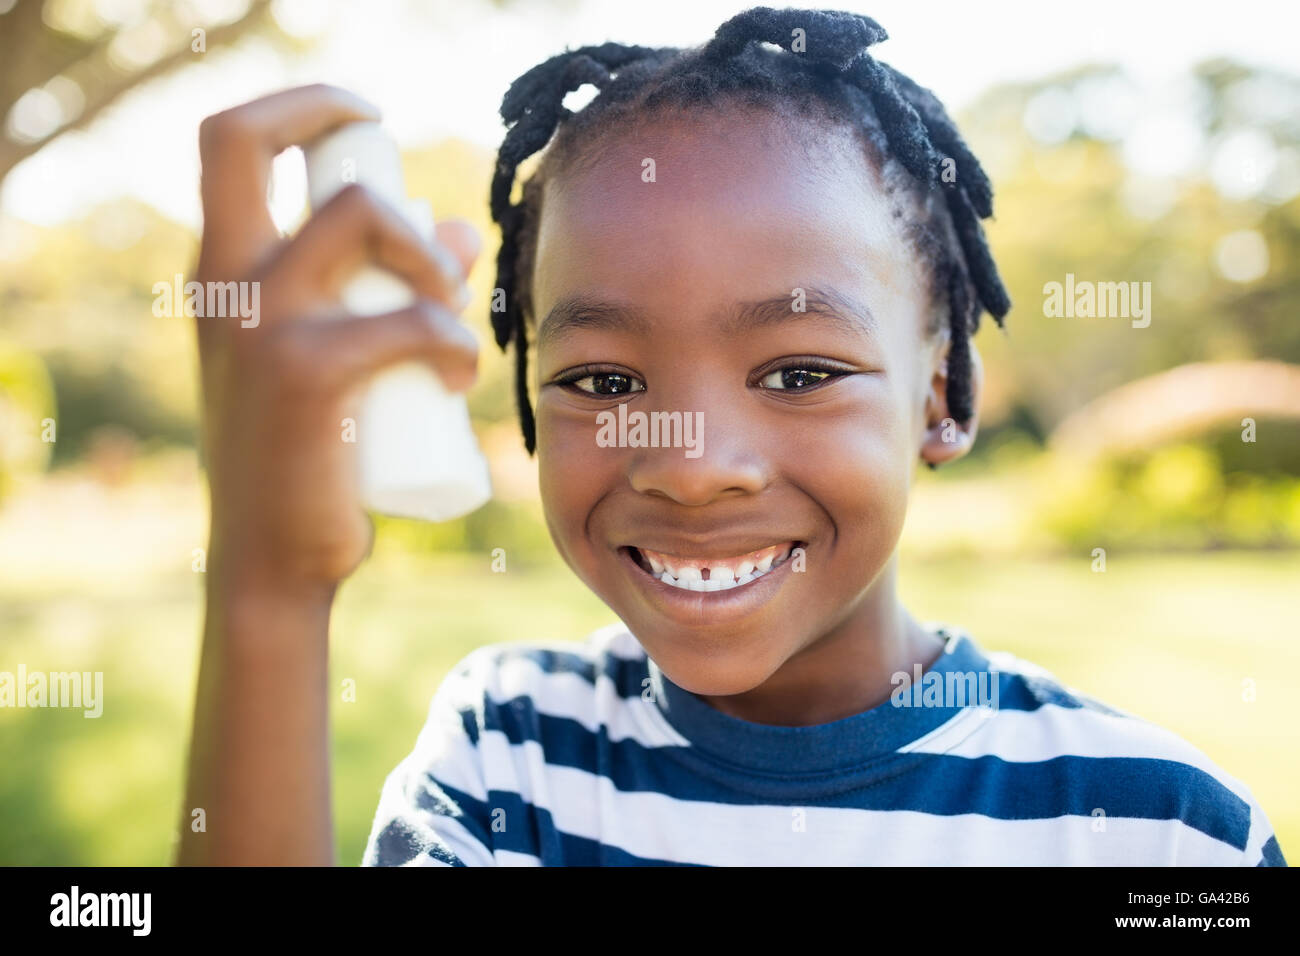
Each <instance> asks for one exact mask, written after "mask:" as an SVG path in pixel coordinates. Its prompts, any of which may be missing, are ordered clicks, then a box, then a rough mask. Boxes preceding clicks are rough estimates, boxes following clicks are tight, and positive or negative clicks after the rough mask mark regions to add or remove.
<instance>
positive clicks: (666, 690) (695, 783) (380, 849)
mask: <svg viewBox="0 0 1300 956" xmlns="http://www.w3.org/2000/svg"><path fill="white" fill-rule="evenodd" d="M931 627H932V629H933V630H934V631H935V633H937V634H939V636H941V637H942V638H943V639H944V640H945V647H944V651H943V653H942V655H941V656H940V657H939V658H938V660H937V661H936V662H935V663H934V664H933V665H931V667H930V668H929V669H927V670H926V671H925V673H924V675H919V676H921V681H920V682H919V683H917V684H915V685H914V686H912V687H910V688H908V686H907V684H906V682H902V681H900V682H899V687H900V688H901V689H900V690H897V691H896V693H895V695H894V696H893V697H891V699H890V700H888V701H885V702H884V703H882V704H880V705H879V706H877V707H874V708H872V709H871V710H868V711H864V712H862V713H859V714H855V715H853V716H851V717H846V718H844V719H843V720H837V721H834V722H832V723H827V724H819V725H816V726H809V727H783V726H774V725H768V724H757V723H752V722H749V721H744V720H740V719H737V718H735V717H731V716H729V715H727V714H723V713H722V712H721V711H719V710H717V709H715V708H714V707H712V706H711V705H709V704H708V703H706V702H705V701H703V700H702V699H700V698H698V697H696V696H695V695H694V694H692V693H690V692H688V691H686V690H684V689H682V688H681V687H678V686H677V685H675V684H674V683H672V681H670V680H669V679H668V678H667V677H666V676H665V675H664V674H663V672H662V671H660V670H659V668H658V667H657V666H656V665H655V663H654V661H652V660H650V659H649V658H648V657H647V655H646V652H645V650H644V649H643V648H642V647H641V645H640V644H639V643H638V642H637V640H636V638H635V637H634V636H633V635H632V634H630V633H629V632H628V631H627V629H626V628H625V627H624V626H623V625H622V624H615V625H612V626H610V627H606V628H602V629H601V630H599V631H596V632H595V633H594V634H592V635H591V636H590V637H589V638H588V639H587V640H586V641H585V642H582V643H576V642H574V643H567V644H557V645H538V644H493V645H489V646H487V647H482V648H479V649H478V650H476V651H474V652H472V653H470V654H469V655H467V656H466V657H465V658H464V659H463V660H462V661H461V662H460V663H459V664H458V665H457V666H456V667H455V669H454V670H453V671H452V673H451V674H450V675H449V676H448V677H447V678H446V680H445V681H444V682H443V684H442V685H441V686H440V687H439V688H438V691H437V693H436V694H435V695H434V697H433V702H432V704H431V706H430V711H429V717H428V721H427V723H426V724H425V726H424V728H423V729H422V731H421V732H420V734H419V738H418V740H417V742H416V745H415V748H414V750H413V751H412V752H411V754H410V755H409V756H408V757H407V758H406V759H405V760H403V761H402V762H401V763H400V764H399V765H398V766H397V767H396V768H395V769H394V770H393V771H392V773H391V774H389V776H388V779H387V780H386V781H385V783H384V787H383V793H382V796H381V797H380V802H379V808H378V811H377V813H376V816H375V820H374V824H373V827H372V829H371V833H370V838H369V842H368V844H367V847H366V851H365V858H364V864H365V865H373V866H396V865H426V866H439V865H452V866H459V865H466V866H491V865H522V866H537V865H544V866H565V865H570V866H571V865H583V866H597V865H600V866H620V865H703V866H744V865H877V864H881V865H968V864H991V865H1180V866H1186V865H1193V866H1285V865H1286V862H1285V860H1284V859H1283V856H1282V851H1281V849H1280V848H1279V847H1278V843H1277V839H1276V838H1275V837H1274V836H1273V831H1272V827H1271V826H1270V825H1269V822H1268V819H1267V818H1266V817H1265V815H1264V813H1263V811H1262V810H1261V809H1260V807H1259V805H1258V804H1257V803H1256V802H1255V800H1254V798H1253V797H1252V795H1251V793H1250V791H1249V790H1248V789H1247V788H1246V787H1245V786H1244V785H1243V784H1241V783H1240V782H1239V781H1237V780H1235V779H1233V778H1232V777H1230V776H1228V775H1227V774H1226V773H1224V772H1223V771H1222V770H1221V769H1220V768H1219V767H1217V766H1216V765H1215V764H1213V763H1212V762H1211V761H1210V760H1209V759H1208V758H1207V757H1206V756H1205V755H1204V754H1203V753H1201V752H1200V751H1199V750H1197V749H1196V748H1195V747H1193V746H1191V745H1190V744H1188V743H1187V742H1186V741H1184V740H1182V739H1181V738H1179V737H1178V736H1176V735H1175V734H1173V733H1170V732H1169V731H1166V730H1163V729H1161V728H1159V727H1156V726H1153V725H1152V724H1150V723H1147V722H1146V721H1143V720H1141V719H1139V718H1137V717H1134V716H1132V715H1130V714H1127V713H1124V712H1122V711H1118V710H1115V709H1113V708H1110V707H1107V706H1105V705H1103V704H1101V703H1099V702H1097V701H1095V700H1092V699H1090V698H1088V697H1086V696H1084V695H1082V694H1080V693H1078V692H1076V691H1073V690H1070V689H1068V688H1065V687H1063V686H1062V685H1061V684H1060V683H1059V682H1057V681H1056V680H1055V679H1054V678H1053V677H1052V675H1050V674H1049V673H1047V672H1046V671H1043V670H1042V669H1040V668H1038V667H1036V666H1034V665H1033V664H1030V663H1028V662H1026V661H1023V660H1021V659H1019V658H1016V657H1013V656H1011V655H1009V654H1005V653H985V652H984V651H982V650H981V649H980V648H979V646H978V645H977V644H976V643H975V642H974V641H973V640H972V639H971V637H970V635H968V634H966V633H964V632H961V631H958V630H955V629H952V628H947V627H944V626H942V625H937V624H936V625H931ZM931 674H933V675H935V676H934V677H931V676H930V675H931ZM981 674H982V675H984V676H983V678H981V680H983V681H984V683H983V685H980V684H979V682H978V681H973V680H971V676H972V675H981ZM963 682H965V683H964V686H966V687H967V688H968V689H970V688H977V687H978V686H983V687H984V688H985V693H984V695H983V696H982V697H981V698H980V699H979V700H976V699H974V697H973V696H967V697H966V698H965V699H962V698H961V697H959V696H956V694H957V693H960V691H959V690H955V689H959V688H961V687H962V686H963ZM927 687H928V688H929V689H930V690H931V691H933V694H931V693H930V692H929V691H927V690H926V688H927ZM945 687H946V688H947V691H946V692H945V691H944V690H943V688H945ZM995 688H996V690H995ZM904 703H908V704H911V706H900V704H904Z"/></svg>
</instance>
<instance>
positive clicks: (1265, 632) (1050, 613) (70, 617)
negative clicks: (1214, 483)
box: [0, 543, 1300, 865]
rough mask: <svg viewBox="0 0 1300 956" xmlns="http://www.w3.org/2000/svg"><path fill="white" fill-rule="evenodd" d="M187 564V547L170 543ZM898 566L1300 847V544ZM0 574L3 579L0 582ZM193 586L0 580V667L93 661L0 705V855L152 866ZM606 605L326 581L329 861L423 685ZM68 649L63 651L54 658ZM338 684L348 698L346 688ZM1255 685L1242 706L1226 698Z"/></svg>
mask: <svg viewBox="0 0 1300 956" xmlns="http://www.w3.org/2000/svg"><path fill="white" fill-rule="evenodd" d="M186 561H187V562H188V556H186ZM1089 565H1090V558H1089V557H1087V556H1084V557H1081V558H1080V559H1078V560H1076V561H1064V560H1051V561H1049V560H1030V559H1016V560H1005V559H998V558H979V559H968V560H959V559H946V560H944V561H925V560H921V559H919V558H916V559H911V560H905V562H904V570H903V574H902V580H903V582H904V597H905V598H906V600H907V601H908V603H909V606H910V607H911V608H912V609H913V611H914V612H915V613H916V614H918V616H920V617H922V618H923V619H939V620H944V621H946V622H949V623H952V624H957V625H960V626H962V627H964V628H966V629H967V630H969V631H970V632H971V633H972V634H973V635H974V636H975V637H976V639H977V640H978V641H980V642H981V643H982V644H983V645H984V646H985V647H986V648H987V649H990V650H1009V651H1011V652H1013V653H1015V654H1018V655H1020V656H1023V657H1026V658H1028V659H1030V660H1033V661H1034V662H1036V663H1038V664H1040V665H1042V666H1044V667H1046V668H1047V669H1048V670H1051V671H1053V672H1054V673H1055V674H1056V675H1057V676H1058V677H1059V678H1060V679H1061V680H1063V681H1064V682H1065V683H1066V684H1067V685H1069V686H1072V687H1075V688H1078V689H1079V690H1082V691H1085V692H1087V693H1090V694H1092V695H1094V696H1096V697H1099V698H1100V699H1102V700H1103V701H1105V702H1107V703H1110V704H1112V705H1114V706H1117V707H1120V708H1122V709H1124V710H1128V711H1130V712H1133V713H1135V714H1137V715H1139V716H1142V717H1145V718H1147V719H1149V720H1151V721H1153V722H1155V723H1157V724H1161V725H1163V726H1166V727H1168V728H1170V729H1171V730H1174V731H1175V732H1177V733H1179V734H1181V735H1182V736H1184V737H1185V738H1187V739H1188V740H1190V741H1191V742H1192V743H1193V744H1195V745H1196V746H1198V747H1199V748H1201V749H1202V750H1204V751H1205V752H1206V753H1207V754H1209V755H1210V757H1211V758H1212V759H1213V760H1215V761H1216V762H1217V763H1218V764H1219V765H1220V766H1222V767H1223V768H1224V769H1225V770H1226V771H1227V772H1228V773H1230V774H1232V775H1234V776H1236V777H1238V778H1239V779H1241V780H1243V781H1245V782H1246V783H1247V784H1248V785H1249V786H1250V787H1251V789H1252V790H1253V791H1254V793H1255V795H1256V797H1257V798H1258V799H1259V801H1260V802H1261V803H1262V804H1263V806H1264V808H1265V810H1266V812H1267V813H1268V814H1269V816H1270V818H1271V820H1272V821H1273V824H1274V826H1275V827H1276V829H1277V832H1278V837H1279V840H1280V842H1281V845H1282V848H1283V851H1284V852H1288V853H1290V854H1292V855H1293V856H1294V855H1295V854H1297V853H1300V850H1297V847H1300V775H1298V774H1297V766H1296V764H1297V746H1296V744H1297V736H1298V734H1300V728H1298V727H1297V723H1298V722H1297V719H1296V717H1297V707H1298V705H1297V701H1298V700H1300V648H1298V647H1297V644H1298V642H1297V638H1300V629H1298V627H1297V624H1296V611H1297V604H1298V603H1300V602H1298V601H1297V581H1300V558H1298V557H1297V556H1296V555H1294V554H1281V555H1279V554H1245V553H1213V554H1202V555H1194V556H1187V557H1171V556H1167V555H1161V556H1125V555H1122V554H1114V553H1112V554H1111V555H1109V557H1108V570H1107V571H1106V572H1105V573H1102V574H1097V573H1093V572H1092V571H1091V570H1090V567H1089ZM0 580H7V579H4V578H3V577H2V576H0ZM201 583H202V578H201V576H200V575H198V574H194V573H192V572H191V571H190V569H189V567H188V563H185V564H184V565H183V566H181V567H178V568H176V569H175V570H174V571H156V572H151V573H148V574H123V575H119V576H106V577H103V578H101V579H97V580H96V581H94V582H92V583H90V584H89V585H85V586H78V587H71V586H69V585H68V584H67V583H66V582H62V583H58V582H56V583H52V584H50V585H48V586H43V585H42V584H41V583H40V580H39V578H37V579H35V581H33V580H32V579H28V580H25V581H22V582H19V583H17V584H14V583H12V582H11V583H9V584H2V583H0V634H3V635H4V644H3V647H4V655H3V659H0V670H13V669H15V668H16V665H17V662H18V661H22V662H24V663H25V665H26V667H27V669H28V671H29V672H31V671H35V670H69V669H73V668H74V667H75V668H76V669H81V670H102V671H103V672H104V697H105V704H104V712H103V716H102V717H100V718H98V719H94V720H91V719H86V718H84V717H83V716H82V714H81V712H80V711H76V710H54V709H44V710H36V709H7V708H6V709H4V710H0V766H2V767H3V768H4V772H3V774H2V775H0V819H3V820H4V821H5V826H4V827H2V828H0V864H40V865H47V864H90V865H120V864H145V865H152V864H167V863H168V862H170V860H171V857H172V852H173V845H174V843H173V841H174V833H175V829H176V826H177V823H178V821H179V819H180V813H179V806H180V801H181V797H182V789H181V788H182V777H183V764H184V759H185V750H186V747H187V745H188V733H189V723H190V708H191V696H192V694H193V688H194V680H195V673H196V667H197V663H198V640H199V633H198V627H199V619H200V604H199V600H200V593H201V591H200V589H201ZM610 620H612V616H611V614H610V612H609V611H608V610H607V609H606V608H605V607H604V606H603V605H602V604H601V603H600V602H599V601H598V600H597V599H596V598H595V597H594V596H593V595H591V594H590V593H588V592H586V590H585V588H583V587H582V585H581V584H579V583H578V581H577V580H576V579H575V578H573V576H572V575H571V574H570V573H569V572H568V571H567V569H565V568H563V567H562V566H558V565H548V566H545V567H541V568H534V569H526V568H522V567H514V566H512V567H511V568H510V570H509V571H507V572H506V573H505V574H494V573H492V571H491V568H490V558H488V557H487V556H484V557H482V558H477V557H475V558H466V557H464V556H436V557H430V558H419V559H417V558H412V557H410V556H409V555H404V554H399V553H396V552H393V551H386V550H385V549H384V548H383V546H382V543H381V547H380V548H379V549H378V551H377V553H376V555H375V556H374V558H373V559H372V560H371V561H370V562H368V563H367V565H366V566H365V567H364V568H363V569H362V570H361V572H360V573H358V574H357V575H356V576H355V577H354V578H353V579H352V580H351V581H350V582H348V584H347V585H346V586H345V588H344V590H343V592H342V594H341V596H340V599H339V604H338V608H337V614H336V617H335V625H334V637H333V651H332V655H333V662H332V664H333V666H332V675H331V679H332V682H333V685H334V687H335V688H336V690H339V691H340V693H339V696H338V697H336V699H335V701H334V703H333V705H332V719H333V744H334V766H333V773H334V785H335V817H336V828H337V830H336V837H337V845H338V852H339V859H340V861H342V862H343V863H346V864H355V863H357V862H358V861H359V860H360V857H361V853H362V849H363V847H364V845H365V840H366V836H367V834H368V832H369V827H370V821H371V816H372V814H373V813H374V809H375V803H376V800H377V797H378V793H379V788H380V785H381V783H382V781H383V778H384V776H385V775H386V774H387V772H388V771H389V770H390V769H391V768H392V767H393V765H394V764H396V763H397V761H398V760H400V759H401V758H402V757H403V756H404V755H405V754H406V753H407V752H408V751H409V749H410V747H411V745H412V744H413V743H414V740H415V736H416V734H417V732H418V731H419V729H420V727H421V725H422V722H423V719H424V715H425V710H426V708H427V706H428V702H429V697H430V695H431V694H432V693H433V691H434V689H435V688H436V687H437V685H438V683H439V681H440V680H441V678H442V676H443V675H444V674H445V673H446V671H447V670H448V669H449V668H450V667H451V666H452V665H453V664H454V663H455V662H456V661H457V660H459V659H460V658H461V657H462V656H463V655H464V654H466V653H467V652H468V651H470V650H471V649H473V648H474V647H476V646H478V645H480V644H484V643H490V642H494V641H501V640H515V639H524V638H528V637H539V638H547V639H555V638H575V639H576V638H578V637H580V636H582V635H583V634H585V633H587V632H588V631H590V630H591V629H592V628H594V627H596V626H598V625H600V624H603V623H606V622H608V621H610ZM72 661H75V663H70V662H72ZM345 679H351V680H353V681H355V688H356V693H355V696H356V700H355V702H343V701H342V699H341V698H342V694H341V687H342V682H343V681H344V680H345ZM1247 681H1250V682H1253V688H1254V700H1253V701H1247V700H1244V699H1243V688H1244V687H1246V686H1248V685H1247V684H1246V683H1245V682H1247Z"/></svg>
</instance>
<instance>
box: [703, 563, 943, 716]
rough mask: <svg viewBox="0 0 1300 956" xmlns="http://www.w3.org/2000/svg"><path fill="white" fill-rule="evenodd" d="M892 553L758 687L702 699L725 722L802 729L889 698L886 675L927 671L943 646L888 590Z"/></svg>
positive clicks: (892, 582)
mask: <svg viewBox="0 0 1300 956" xmlns="http://www.w3.org/2000/svg"><path fill="white" fill-rule="evenodd" d="M897 573H898V552H897V551H895V552H894V555H893V556H892V557H891V558H890V559H889V563H888V564H886V565H885V567H884V569H883V570H882V571H881V572H880V575H879V576H878V577H877V578H876V580H875V582H873V584H872V586H871V588H870V589H868V591H867V592H866V594H865V595H863V598H862V600H861V601H859V602H858V604H857V605H856V606H855V607H854V609H853V611H852V613H851V614H850V615H849V616H848V617H846V618H845V619H844V620H843V621H842V622H841V623H840V624H838V625H836V626H835V627H834V628H833V629H832V630H831V631H829V632H828V633H826V634H824V635H822V636H821V637H819V638H817V639H816V640H814V641H812V642H811V643H810V644H808V645H807V646H805V647H804V648H803V649H802V650H800V651H799V652H798V653H796V654H795V655H794V656H792V657H790V658H789V659H788V660H786V662H785V663H784V664H782V665H781V667H780V669H778V670H777V672H776V673H775V674H773V675H772V676H771V677H769V678H768V679H767V680H766V681H764V682H763V683H762V684H761V685H760V686H758V687H755V688H754V689H753V690H751V691H746V692H745V693H743V694H733V695H731V696H727V697H705V698H704V700H706V701H707V702H708V703H709V704H710V705H712V706H713V707H714V708H716V709H717V710H719V711H721V712H722V713H724V714H727V715H729V716H731V717H736V718H739V719H741V720H747V721H750V722H751V723H758V724H775V725H778V726H790V727H806V726H812V725H814V724H825V723H830V722H832V721H836V720H842V719H844V718H845V717H851V716H852V715H854V714H858V713H861V712H862V711H864V710H870V709H871V708H872V707H876V706H878V705H879V704H882V703H884V702H885V701H886V700H888V699H889V695H890V693H891V691H892V690H893V689H894V685H893V683H892V682H891V677H892V676H893V675H894V674H896V673H898V672H899V671H903V672H905V673H907V674H909V675H910V674H911V673H912V669H913V667H914V666H915V665H916V664H920V665H921V667H922V668H927V667H929V666H930V665H931V664H933V663H934V661H935V660H936V659H937V658H938V657H939V656H940V655H941V654H942V653H943V641H942V639H940V638H938V637H936V636H935V635H933V634H931V633H929V632H928V631H926V630H925V629H924V628H923V627H921V625H920V624H919V623H918V622H917V621H916V620H915V619H914V618H913V617H912V615H911V614H910V613H908V611H907V609H906V608H905V607H903V605H902V604H901V603H900V602H899V600H898V596H897V593H896V591H895V582H896V579H897Z"/></svg>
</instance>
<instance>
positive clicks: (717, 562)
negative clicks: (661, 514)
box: [625, 541, 803, 591]
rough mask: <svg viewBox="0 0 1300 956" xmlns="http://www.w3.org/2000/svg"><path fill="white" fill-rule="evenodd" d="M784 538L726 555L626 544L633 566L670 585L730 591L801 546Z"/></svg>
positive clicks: (775, 564) (759, 575) (780, 561)
mask: <svg viewBox="0 0 1300 956" xmlns="http://www.w3.org/2000/svg"><path fill="white" fill-rule="evenodd" d="M802 546H803V545H802V543H801V542H799V541H785V542H783V543H781V544H774V545H770V546H768V547H766V548H759V549H758V550H757V551H750V552H747V553H746V554H740V555H735V556H733V557H729V558H695V557H683V556H681V555H674V554H664V553H663V552H659V551H652V550H650V549H649V548H638V547H633V546H630V545H629V546H627V547H626V548H625V550H626V551H627V552H628V554H629V555H630V556H631V557H632V560H633V561H634V562H635V563H636V566H637V567H639V568H640V569H641V570H642V571H644V572H645V573H646V574H647V575H649V576H650V577H652V578H655V579H657V580H659V581H662V582H663V583H664V584H667V585H668V586H669V587H674V588H678V589H679V590H682V591H732V590H735V589H736V588H742V587H745V586H746V585H747V584H752V583H753V582H755V581H757V580H758V579H759V578H761V577H763V576H764V575H765V574H770V573H771V572H772V571H774V570H776V569H777V568H779V567H780V566H781V565H782V564H784V563H785V562H786V561H788V560H789V558H790V555H791V553H792V552H793V551H794V550H795V549H796V548H800V547H802Z"/></svg>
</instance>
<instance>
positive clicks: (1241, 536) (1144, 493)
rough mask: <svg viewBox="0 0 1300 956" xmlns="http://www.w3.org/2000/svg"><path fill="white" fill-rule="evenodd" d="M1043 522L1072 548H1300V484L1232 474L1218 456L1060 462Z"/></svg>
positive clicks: (1204, 450) (1052, 470) (1197, 448)
mask: <svg viewBox="0 0 1300 956" xmlns="http://www.w3.org/2000/svg"><path fill="white" fill-rule="evenodd" d="M1043 475H1044V477H1043V479H1042V481H1041V495H1042V496H1041V500H1040V503H1039V505H1038V508H1037V511H1036V515H1035V518H1034V519H1033V520H1034V523H1035V524H1036V525H1038V526H1039V527H1040V528H1041V530H1043V531H1045V532H1046V533H1048V534H1050V535H1052V536H1053V537H1054V538H1055V539H1056V541H1057V543H1058V544H1059V545H1060V546H1061V547H1064V548H1067V549H1079V548H1092V547H1116V548H1125V549H1129V550H1133V549H1143V550H1149V549H1162V548H1163V549H1173V550H1186V549H1199V548H1224V547H1238V548H1267V547H1297V546H1300V522H1298V521H1297V514H1298V513H1300V512H1298V511H1297V508H1298V505H1297V502H1300V477H1296V476H1289V475H1281V474H1278V475H1271V476H1265V475H1259V474H1254V473H1251V472H1225V471H1224V469H1223V465H1222V462H1221V460H1220V458H1219V456H1218V455H1217V454H1216V453H1215V452H1214V450H1213V449H1212V448H1209V447H1206V446H1204V445H1200V444H1193V443H1190V442H1180V443H1175V444H1169V445H1166V446H1163V447H1161V448H1157V449H1154V450H1152V451H1150V452H1148V453H1145V454H1141V455H1130V456H1125V457H1119V458H1099V459H1096V460H1093V461H1091V462H1087V463H1072V462H1069V461H1064V460H1063V461H1059V462H1055V463H1054V464H1053V465H1052V466H1051V467H1049V468H1048V469H1046V470H1045V471H1044V472H1043Z"/></svg>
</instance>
